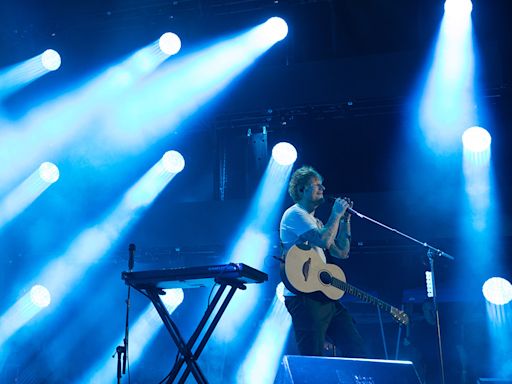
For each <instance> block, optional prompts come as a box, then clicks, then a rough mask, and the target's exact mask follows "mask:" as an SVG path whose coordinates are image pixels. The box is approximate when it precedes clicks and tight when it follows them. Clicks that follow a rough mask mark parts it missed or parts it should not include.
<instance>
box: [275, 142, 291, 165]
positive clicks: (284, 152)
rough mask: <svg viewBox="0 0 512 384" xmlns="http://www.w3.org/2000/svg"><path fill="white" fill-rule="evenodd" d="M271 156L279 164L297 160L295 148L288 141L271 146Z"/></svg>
mask: <svg viewBox="0 0 512 384" xmlns="http://www.w3.org/2000/svg"><path fill="white" fill-rule="evenodd" d="M272 157H273V158H274V160H275V161H276V162H277V163H278V164H280V165H290V164H293V163H294V162H295V160H297V150H296V149H295V147H294V146H293V145H291V144H290V143H285V142H281V143H277V144H276V145H274V148H272Z"/></svg>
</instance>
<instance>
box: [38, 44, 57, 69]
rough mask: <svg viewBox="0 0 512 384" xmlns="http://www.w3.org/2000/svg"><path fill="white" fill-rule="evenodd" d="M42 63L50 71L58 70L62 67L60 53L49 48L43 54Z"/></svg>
mask: <svg viewBox="0 0 512 384" xmlns="http://www.w3.org/2000/svg"><path fill="white" fill-rule="evenodd" d="M41 63H42V64H43V67H45V68H46V69H47V70H49V71H56V70H57V69H59V67H60V63H61V60H60V55H59V53H58V52H57V51H54V50H53V49H47V50H46V51H44V52H43V54H42V56H41Z"/></svg>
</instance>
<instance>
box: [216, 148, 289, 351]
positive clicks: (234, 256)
mask: <svg viewBox="0 0 512 384" xmlns="http://www.w3.org/2000/svg"><path fill="white" fill-rule="evenodd" d="M292 167H293V164H288V165H281V164H279V163H278V162H277V161H275V160H274V159H273V158H271V159H270V161H269V164H268V166H267V170H266V171H265V174H264V176H263V179H262V181H261V183H260V185H259V187H258V190H257V192H256V194H255V196H254V198H253V200H252V202H251V207H250V209H249V212H248V214H247V216H246V217H245V219H244V221H243V223H244V224H243V225H242V226H241V228H242V230H241V232H240V234H239V235H237V236H236V237H235V239H237V240H236V241H235V243H234V245H233V246H232V249H231V251H230V252H228V255H229V260H227V261H229V262H241V263H245V264H247V265H250V266H251V267H254V268H256V269H261V268H262V267H263V264H264V261H265V258H266V257H267V256H268V254H269V252H270V251H271V248H270V244H271V241H270V239H271V236H272V233H273V231H274V228H276V226H277V215H278V213H279V211H280V209H281V205H282V203H283V200H284V196H285V193H286V186H287V184H288V179H289V178H290V174H291V170H292ZM253 285H254V284H253ZM259 293H260V287H259V286H253V287H250V288H248V289H247V291H246V292H245V294H244V296H243V299H242V298H241V297H240V296H235V297H233V304H232V305H231V307H228V308H227V309H226V313H225V315H224V319H223V321H222V322H220V323H219V325H218V327H217V330H216V333H215V334H214V339H215V340H220V341H229V340H232V339H233V338H234V337H235V336H236V335H237V332H236V330H237V329H240V328H241V327H242V324H243V322H244V321H247V319H249V318H250V314H251V312H252V311H253V310H254V308H255V302H256V301H257V300H258V296H259Z"/></svg>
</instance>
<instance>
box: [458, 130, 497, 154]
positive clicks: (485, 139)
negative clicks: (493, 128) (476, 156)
mask: <svg viewBox="0 0 512 384" xmlns="http://www.w3.org/2000/svg"><path fill="white" fill-rule="evenodd" d="M462 144H463V145H464V148H465V149H467V150H469V151H471V152H484V151H487V150H488V149H489V148H490V147H491V135H490V134H489V132H487V130H485V129H484V128H481V127H471V128H468V129H466V130H465V131H464V133H463V134H462Z"/></svg>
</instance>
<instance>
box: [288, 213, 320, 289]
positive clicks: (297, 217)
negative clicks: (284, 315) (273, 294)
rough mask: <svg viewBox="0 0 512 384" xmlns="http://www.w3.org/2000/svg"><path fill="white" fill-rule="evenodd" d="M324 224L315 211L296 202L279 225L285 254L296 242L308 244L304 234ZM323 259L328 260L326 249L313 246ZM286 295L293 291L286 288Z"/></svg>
mask: <svg viewBox="0 0 512 384" xmlns="http://www.w3.org/2000/svg"><path fill="white" fill-rule="evenodd" d="M323 226H324V224H323V223H322V222H321V221H320V220H319V219H317V218H316V217H315V216H314V215H313V213H309V212H308V211H306V210H305V209H304V208H302V207H301V206H300V205H298V204H295V205H292V206H291V207H290V208H288V209H287V210H286V211H285V212H284V214H283V217H282V218H281V224H280V225H279V237H280V238H281V243H282V245H283V255H286V253H287V252H288V250H289V249H290V248H291V247H292V246H294V245H295V244H307V243H308V242H307V241H305V240H304V239H302V238H301V236H302V235H303V234H305V233H306V232H309V231H311V230H312V229H320V228H322V227H323ZM311 247H312V249H314V250H315V251H316V252H318V254H319V255H320V257H321V258H322V260H323V261H324V262H326V258H325V253H324V250H323V249H322V248H320V247H318V246H316V245H312V246H311ZM284 295H285V296H292V295H293V293H292V292H290V291H289V290H288V289H286V288H285V290H284Z"/></svg>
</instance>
